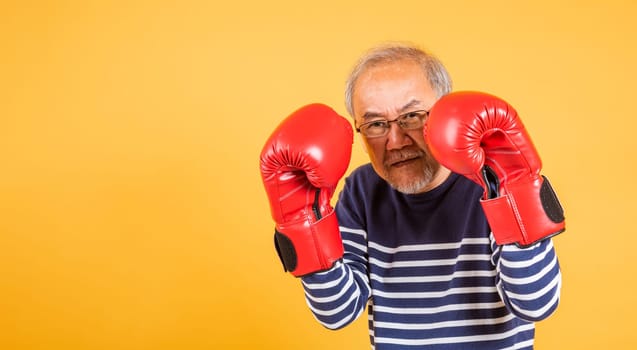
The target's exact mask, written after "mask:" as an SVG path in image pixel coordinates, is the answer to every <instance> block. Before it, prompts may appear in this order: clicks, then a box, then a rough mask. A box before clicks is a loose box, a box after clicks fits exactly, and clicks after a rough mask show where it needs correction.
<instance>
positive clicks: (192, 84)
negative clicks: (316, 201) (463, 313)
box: [0, 0, 637, 350]
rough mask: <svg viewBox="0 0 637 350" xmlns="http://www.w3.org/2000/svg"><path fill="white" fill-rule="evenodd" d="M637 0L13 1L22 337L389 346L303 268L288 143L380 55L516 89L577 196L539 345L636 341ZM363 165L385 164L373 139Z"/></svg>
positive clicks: (146, 343)
mask: <svg viewBox="0 0 637 350" xmlns="http://www.w3.org/2000/svg"><path fill="white" fill-rule="evenodd" d="M636 18H637V5H635V3H634V2H633V1H628V0H626V1H618V0H605V1H601V0H600V1H555V0H538V1H453V0H452V1H435V2H434V1H415V0H414V1H393V2H386V1H376V2H374V1H369V0H365V1H362V0H356V1H332V0H326V1H320V2H303V1H291V0H290V1H277V0H273V1H251V2H244V1H226V2H221V1H198V2H193V1H177V0H175V1H147V2H143V1H77V2H73V1H5V2H3V3H2V4H1V5H0V45H1V46H0V50H1V52H0V348H1V349H7V350H11V349H16V350H18V349H19V350H23V349H24V350H26V349H67V350H71V349H73V350H74V349H109V350H110V349H125V350H129V349H130V350H133V349H135V350H140V349H158V350H159V349H162V350H163V349H193V350H197V349H240V348H241V349H243V348H246V349H248V348H249V349H321V350H323V349H327V348H329V349H367V348H369V345H368V335H367V329H366V317H365V316H363V317H362V318H361V319H359V320H358V321H356V322H355V323H354V324H352V325H351V326H349V327H347V328H345V329H342V330H339V331H336V332H334V331H328V330H326V329H323V328H322V326H320V325H319V324H318V323H317V322H316V321H315V320H314V319H313V317H312V315H311V313H310V312H309V311H308V309H307V307H306V305H305V302H304V298H303V293H302V288H301V286H300V285H299V281H298V280H297V279H295V278H294V277H292V276H291V275H288V274H285V273H284V272H283V271H282V268H281V265H280V263H279V260H278V257H277V256H276V253H275V251H274V248H273V244H272V240H273V238H272V234H273V226H274V224H273V222H272V220H271V218H270V212H269V206H268V202H267V199H266V196H265V192H264V190H263V187H262V184H261V179H260V175H259V171H258V156H259V152H260V150H261V147H262V145H263V143H264V142H265V140H266V138H267V136H268V135H269V133H270V132H271V131H272V130H273V129H274V127H275V126H276V125H277V124H278V123H279V121H281V120H282V119H283V118H284V117H285V116H287V115H288V114H289V113H290V112H292V111H293V110H295V109H296V108H298V107H300V106H301V105H304V104H306V103H311V102H322V103H326V104H329V105H331V106H333V107H334V108H335V109H336V110H337V111H339V112H340V113H342V114H343V115H346V114H345V113H346V112H345V108H344V104H343V97H342V95H343V94H342V91H343V86H344V81H345V79H346V75H347V73H348V70H349V69H350V68H351V66H352V64H353V63H354V61H355V59H356V58H357V57H358V56H359V55H360V54H361V53H362V52H363V51H364V50H366V49H367V48H369V47H370V46H372V45H375V44H378V43H381V42H384V41H388V40H398V41H409V42H412V43H415V44H417V45H420V46H422V47H423V48H426V49H428V50H430V51H432V52H433V53H435V54H437V55H438V56H439V57H440V58H441V59H442V60H443V62H445V63H446V65H447V67H448V68H449V70H450V72H451V74H452V76H453V79H454V83H455V86H454V87H455V90H467V89H471V90H482V91H486V92H490V93H493V94H496V95H499V96H500V97H502V98H504V99H506V100H507V101H509V102H510V103H511V104H513V105H514V106H515V107H516V109H517V110H518V112H519V114H520V115H521V116H522V118H523V121H524V123H525V124H526V126H527V129H528V130H529V132H530V134H531V136H532V137H533V140H534V142H535V145H536V147H537V149H538V151H539V152H540V154H541V156H542V159H543V162H544V170H543V173H544V174H545V175H547V176H548V177H549V178H550V179H551V181H552V183H553V185H554V187H555V188H556V190H557V192H558V195H559V196H560V199H561V200H562V203H563V205H564V207H565V209H566V215H567V231H566V233H564V234H562V235H560V236H558V237H556V238H555V245H556V247H557V251H558V254H559V258H560V262H561V266H562V270H563V275H564V277H563V279H564V285H563V291H562V300H561V305H560V307H559V309H558V311H557V312H556V313H555V314H554V315H553V316H552V317H551V318H550V319H548V320H546V321H543V322H541V323H539V324H538V325H537V337H536V345H537V346H536V348H538V349H599V348H608V349H634V348H635V347H637V334H636V333H635V331H634V327H635V326H634V322H635V321H634V320H635V317H634V315H635V312H637V305H636V301H635V300H636V298H635V283H634V279H635V273H636V271H635V270H636V267H637V263H636V262H635V254H634V249H635V246H636V244H637V239H636V238H635V235H636V234H635V220H634V218H635V216H636V214H635V210H636V209H637V206H636V205H635V198H636V197H637V191H636V190H635V180H634V177H635V172H636V170H637V167H636V166H635V161H636V157H635V149H636V147H637V142H636V141H635V140H636V137H635V130H636V127H637V122H636V121H635V119H636V117H635V112H634V111H635V108H634V103H635V100H636V99H635V88H634V85H635V82H636V81H637V74H636V69H635V62H637V48H636V38H637V27H636V24H635V22H636V21H635V19H636ZM353 153H354V156H353V159H352V163H351V166H350V170H351V169H352V168H353V167H355V166H358V165H360V164H363V163H365V162H367V158H366V155H365V153H364V152H363V148H362V146H361V144H360V142H359V141H358V140H356V144H355V148H354V152H353Z"/></svg>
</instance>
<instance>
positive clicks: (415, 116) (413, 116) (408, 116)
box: [402, 111, 425, 120]
mask: <svg viewBox="0 0 637 350" xmlns="http://www.w3.org/2000/svg"><path fill="white" fill-rule="evenodd" d="M424 114H425V112H424V111H414V112H409V113H405V114H403V117H402V119H404V120H411V119H421V118H422V117H423V115H424Z"/></svg>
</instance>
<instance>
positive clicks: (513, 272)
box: [301, 164, 561, 350]
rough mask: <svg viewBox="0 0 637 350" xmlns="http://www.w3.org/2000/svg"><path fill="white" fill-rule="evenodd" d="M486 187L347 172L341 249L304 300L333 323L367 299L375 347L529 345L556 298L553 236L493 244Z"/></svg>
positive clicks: (308, 282) (364, 169) (353, 314)
mask: <svg viewBox="0 0 637 350" xmlns="http://www.w3.org/2000/svg"><path fill="white" fill-rule="evenodd" d="M481 194H482V188H481V187H479V186H478V185H476V184H474V183H473V182H471V181H470V180H468V179H466V178H464V177H463V176H460V175H457V174H451V175H450V176H449V178H448V179H447V180H446V181H445V182H444V183H443V184H441V185H440V186H438V187H437V188H435V189H433V190H431V191H429V192H426V193H422V194H416V195H406V194H402V193H400V192H397V191H395V190H394V189H392V188H391V187H390V186H389V185H388V184H387V183H386V182H385V181H384V180H382V179H381V178H380V177H379V176H378V175H377V174H376V173H375V172H374V170H373V168H372V167H371V165H370V164H366V165H363V166H361V167H359V168H358V169H356V170H355V171H354V172H352V174H351V175H350V176H349V177H348V178H347V179H346V182H345V187H344V188H343V191H342V192H341V194H340V197H339V200H338V203H337V204H336V208H335V210H336V214H337V216H338V219H339V225H340V230H341V235H342V239H343V244H344V246H345V255H344V257H343V260H342V262H338V263H337V264H335V266H334V267H333V268H331V269H330V270H328V271H324V272H319V273H315V274H312V275H308V276H305V277H303V278H302V279H301V280H302V285H303V288H304V290H305V296H306V300H307V303H308V305H309V307H310V309H311V310H312V312H313V314H314V315H315V317H316V319H317V320H318V321H319V322H320V323H321V324H323V325H324V326H325V327H327V328H330V329H338V328H341V327H344V326H346V325H347V324H349V323H351V322H352V321H354V320H355V319H356V318H358V317H359V316H360V315H361V314H362V313H363V311H364V310H365V309H366V308H367V311H368V317H369V336H370V341H371V346H372V349H377V350H385V349H489V350H493V349H532V348H533V339H534V333H535V328H534V324H533V322H534V321H539V320H542V319H544V318H546V317H547V316H549V315H550V314H551V313H552V312H553V311H554V310H555V309H556V307H557V305H558V301H559V293H560V285H561V276H560V269H559V264H558V261H557V256H556V254H555V250H554V248H553V244H552V243H551V240H545V241H542V242H541V243H537V244H535V245H534V246H532V247H529V248H525V249H521V248H518V247H516V246H514V245H505V246H498V245H496V244H495V241H494V240H493V236H492V235H491V234H490V230H489V226H488V223H487V221H486V218H485V217H484V213H483V212H482V208H481V206H480V204H479V198H480V196H481Z"/></svg>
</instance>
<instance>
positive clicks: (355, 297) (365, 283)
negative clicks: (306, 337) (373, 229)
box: [301, 227, 371, 329]
mask: <svg viewBox="0 0 637 350" xmlns="http://www.w3.org/2000/svg"><path fill="white" fill-rule="evenodd" d="M340 231H341V236H342V239H343V245H344V247H345V254H344V256H343V260H342V261H339V262H337V263H336V264H335V265H334V267H332V268H331V269H330V270H328V271H324V272H319V273H314V274H311V275H308V276H304V277H302V278H301V281H302V284H303V289H304V290H305V299H306V301H307V304H308V306H309V307H310V310H311V311H312V313H313V314H314V317H315V318H316V319H317V320H318V321H319V322H320V323H321V324H322V325H323V326H325V327H327V328H329V329H339V328H342V327H344V326H346V325H348V324H350V323H351V322H353V321H354V320H356V319H357V318H358V317H359V316H360V315H361V314H362V312H363V311H364V310H365V306H366V305H367V300H368V299H369V297H370V295H371V287H370V286H369V278H368V277H367V276H368V274H367V263H366V256H367V244H366V237H365V232H364V231H362V230H355V229H348V228H345V227H340Z"/></svg>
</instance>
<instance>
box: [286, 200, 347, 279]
mask: <svg viewBox="0 0 637 350" xmlns="http://www.w3.org/2000/svg"><path fill="white" fill-rule="evenodd" d="M274 244H275V247H276V250H277V253H278V254H279V258H280V259H281V262H282V263H283V267H284V269H285V271H289V272H291V273H292V275H294V276H296V277H301V276H304V275H308V274H311V273H314V272H320V271H324V270H328V269H330V268H331V267H332V266H333V265H334V263H335V262H336V261H338V260H340V259H341V258H342V257H343V253H344V249H343V242H342V240H341V234H340V231H339V229H338V220H337V219H336V214H335V212H334V211H332V212H330V213H329V214H327V215H326V216H324V217H323V218H322V219H320V220H319V221H316V222H312V223H310V222H308V221H307V220H302V221H297V222H293V223H286V224H280V225H277V227H276V229H275V233H274Z"/></svg>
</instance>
